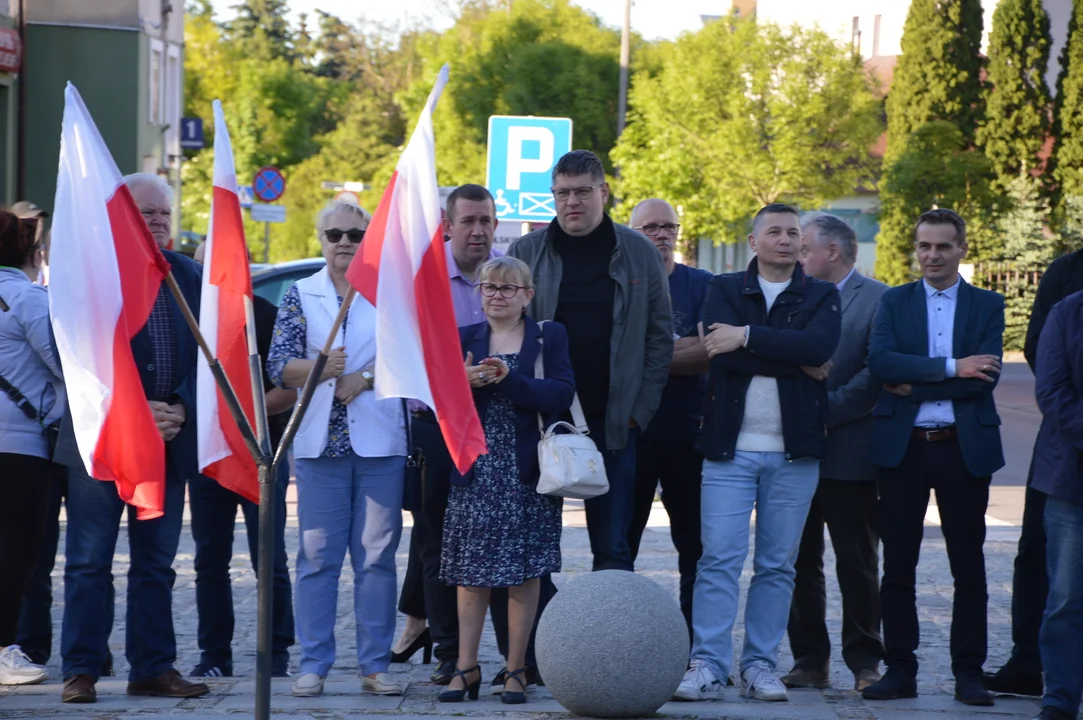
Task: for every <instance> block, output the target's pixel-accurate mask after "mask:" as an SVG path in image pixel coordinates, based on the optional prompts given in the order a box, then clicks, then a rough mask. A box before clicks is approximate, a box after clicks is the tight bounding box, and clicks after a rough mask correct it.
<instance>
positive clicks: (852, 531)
mask: <svg viewBox="0 0 1083 720" xmlns="http://www.w3.org/2000/svg"><path fill="white" fill-rule="evenodd" d="M876 504H877V493H876V481H875V480H863V481H862V480H857V481H854V480H832V479H830V478H820V483H819V485H818V486H817V487H816V495H815V496H813V498H812V505H811V506H809V513H808V519H807V520H806V521H805V531H804V534H803V535H802V536H801V547H800V549H799V550H798V553H797V563H796V565H795V566H794V568H795V570H796V571H797V575H796V577H795V578H794V587H793V601H792V603H791V605H790V623H789V627H788V628H787V631H788V633H789V636H790V648H791V649H792V650H793V657H794V661H795V663H794V665H795V667H798V668H802V669H804V670H821V669H824V668H826V667H827V666H828V661H829V660H830V657H831V638H830V636H829V635H828V632H827V583H826V580H825V578H824V525H825V524H826V525H827V530H828V532H829V533H831V546H832V547H833V548H834V550H835V572H836V575H837V576H838V580H839V588H840V589H841V590H842V658H843V660H844V661H845V662H846V666H847V667H848V668H850V670H851V671H853V672H854V673H857V672H860V671H861V670H864V669H866V668H873V669H875V668H877V667H879V665H880V660H881V659H882V658H883V657H884V645H883V642H882V641H881V640H880V578H879V575H878V573H879V571H880V568H879V553H878V546H879V543H880V536H879V530H878V526H879V522H878V520H879V518H878V517H877V513H878V510H877V507H876Z"/></svg>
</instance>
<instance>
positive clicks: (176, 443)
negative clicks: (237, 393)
mask: <svg viewBox="0 0 1083 720" xmlns="http://www.w3.org/2000/svg"><path fill="white" fill-rule="evenodd" d="M163 253H164V254H165V259H166V260H168V261H169V264H170V265H171V266H172V267H173V277H174V278H176V280H177V285H179V286H180V289H181V294H182V295H184V299H185V300H187V301H188V306H189V307H191V308H192V312H193V313H195V315H196V317H197V318H198V317H199V297H200V293H201V292H202V283H203V267H202V266H201V265H199V264H198V263H196V262H193V261H192V260H191V259H190V258H188V257H186V256H184V255H181V254H180V253H176V252H172V251H170V250H164V251H163ZM170 305H171V306H172V308H173V328H174V332H175V335H176V344H177V356H176V358H174V362H175V363H176V366H175V372H176V377H177V386H176V388H174V390H173V398H172V400H171V402H173V403H174V404H177V403H179V404H181V405H183V406H184V411H185V418H186V419H185V423H184V425H183V426H182V427H181V431H180V432H179V433H178V434H177V437H175V438H173V440H172V441H171V442H169V443H166V465H167V466H170V465H171V466H172V467H171V468H169V469H172V470H173V471H174V473H175V475H176V477H177V478H178V479H180V480H187V479H188V478H190V477H192V476H194V475H196V474H197V473H198V472H199V468H198V467H197V465H198V462H199V461H198V457H197V452H196V361H197V359H198V356H199V346H198V345H196V339H195V337H194V336H193V335H192V333H191V331H189V330H188V323H186V322H185V321H184V315H183V314H182V313H181V310H180V306H178V305H177V304H176V303H175V302H174V301H173V296H172V295H170ZM131 347H132V357H133V358H134V359H135V365H136V367H137V368H138V369H139V377H140V379H141V380H142V381H143V389H144V391H145V392H146V393H147V394H148V395H149V394H151V393H152V392H153V390H154V382H155V379H156V377H157V373H156V371H155V368H154V346H153V344H152V343H151V339H150V333H149V331H148V330H147V327H146V326H145V325H144V326H143V328H142V329H140V331H139V332H138V333H136V335H135V337H133V338H132V343H131ZM53 460H54V461H55V462H57V463H60V464H61V465H66V466H68V467H74V468H82V467H83V461H82V459H81V458H80V456H79V449H78V447H77V446H76V443H75V431H74V430H73V428H72V421H71V412H70V411H68V412H65V414H64V419H63V421H62V422H61V424H60V436H59V438H58V439H57V443H56V454H55V456H54V458H53Z"/></svg>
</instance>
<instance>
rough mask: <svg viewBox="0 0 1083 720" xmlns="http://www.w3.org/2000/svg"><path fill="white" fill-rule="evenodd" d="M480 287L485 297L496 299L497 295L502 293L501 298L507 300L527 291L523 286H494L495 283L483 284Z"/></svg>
mask: <svg viewBox="0 0 1083 720" xmlns="http://www.w3.org/2000/svg"><path fill="white" fill-rule="evenodd" d="M479 287H480V288H481V294H482V295H484V296H485V297H490V298H491V297H496V294H497V293H500V297H502V298H504V299H505V300H510V299H511V298H513V297H515V294H516V293H517V292H519V291H520V290H526V288H525V287H523V286H522V285H494V284H493V283H482V284H481V285H480V286H479Z"/></svg>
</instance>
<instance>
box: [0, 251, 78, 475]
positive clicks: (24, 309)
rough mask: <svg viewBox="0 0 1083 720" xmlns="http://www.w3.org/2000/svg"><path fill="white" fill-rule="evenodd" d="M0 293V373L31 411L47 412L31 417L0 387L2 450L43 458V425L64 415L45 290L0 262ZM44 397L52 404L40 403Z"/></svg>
mask: <svg viewBox="0 0 1083 720" xmlns="http://www.w3.org/2000/svg"><path fill="white" fill-rule="evenodd" d="M0 297H2V298H3V299H4V302H6V303H7V304H8V306H9V308H10V310H8V312H0V375H3V376H4V379H6V380H7V381H8V382H9V383H11V384H12V385H14V386H15V387H16V388H18V390H19V392H21V393H22V394H23V396H24V397H26V399H27V400H29V401H30V404H31V405H32V406H33V408H34V409H35V410H37V411H38V412H39V413H40V412H41V411H42V410H45V411H47V417H45V418H44V419H41V418H39V419H38V420H31V419H30V418H28V417H27V416H26V415H25V414H24V413H23V411H22V410H20V409H19V408H18V406H16V405H15V403H14V402H12V401H11V399H9V398H8V396H7V395H5V394H4V393H2V392H0V452H3V453H15V454H17V455H33V456H36V457H42V458H47V457H48V450H47V444H46V441H45V436H44V435H42V428H43V424H48V423H50V422H51V421H53V420H56V419H57V418H59V417H60V416H62V415H63V414H64V408H65V406H66V403H67V398H66V395H65V394H64V381H63V379H62V377H61V372H60V359H59V357H58V355H57V352H56V347H55V346H54V344H53V337H52V332H51V330H50V325H49V295H48V294H47V293H46V290H45V288H43V287H42V286H40V285H34V284H32V283H31V282H30V280H29V279H28V278H27V277H26V275H25V274H24V273H23V272H22V271H21V270H16V269H14V268H8V267H0ZM47 387H48V388H49V389H48V390H47V389H46V388H47ZM43 400H44V401H45V404H46V405H51V407H44V408H43V407H42V404H43Z"/></svg>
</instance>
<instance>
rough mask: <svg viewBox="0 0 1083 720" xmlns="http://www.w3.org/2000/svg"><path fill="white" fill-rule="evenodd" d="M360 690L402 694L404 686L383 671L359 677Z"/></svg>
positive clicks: (373, 692) (382, 693)
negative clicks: (374, 675) (371, 675)
mask: <svg viewBox="0 0 1083 720" xmlns="http://www.w3.org/2000/svg"><path fill="white" fill-rule="evenodd" d="M361 692H366V693H370V694H372V695H402V694H403V693H405V692H406V686H405V685H404V684H402V683H400V682H398V681H397V680H395V678H393V677H392V676H391V675H388V674H387V673H385V672H382V673H376V677H372V678H370V677H368V676H367V675H364V676H362V677H361Z"/></svg>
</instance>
